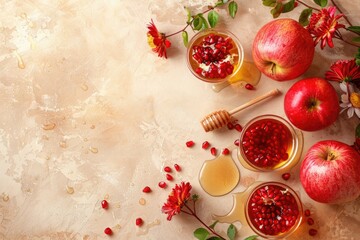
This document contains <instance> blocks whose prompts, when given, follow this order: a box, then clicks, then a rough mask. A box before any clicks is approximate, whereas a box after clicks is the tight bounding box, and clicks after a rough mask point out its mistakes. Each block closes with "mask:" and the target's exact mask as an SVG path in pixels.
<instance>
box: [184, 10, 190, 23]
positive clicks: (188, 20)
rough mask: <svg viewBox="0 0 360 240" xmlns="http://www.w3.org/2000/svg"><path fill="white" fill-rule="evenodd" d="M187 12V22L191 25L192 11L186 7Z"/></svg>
mask: <svg viewBox="0 0 360 240" xmlns="http://www.w3.org/2000/svg"><path fill="white" fill-rule="evenodd" d="M185 11H186V14H187V22H188V23H189V22H190V21H191V12H190V9H189V8H187V7H185Z"/></svg>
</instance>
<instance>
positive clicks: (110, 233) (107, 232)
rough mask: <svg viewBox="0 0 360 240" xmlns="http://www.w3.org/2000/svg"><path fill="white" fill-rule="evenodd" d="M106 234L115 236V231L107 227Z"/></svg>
mask: <svg viewBox="0 0 360 240" xmlns="http://www.w3.org/2000/svg"><path fill="white" fill-rule="evenodd" d="M104 233H105V234H106V235H112V234H113V231H112V230H111V228H109V227H107V228H105V230H104Z"/></svg>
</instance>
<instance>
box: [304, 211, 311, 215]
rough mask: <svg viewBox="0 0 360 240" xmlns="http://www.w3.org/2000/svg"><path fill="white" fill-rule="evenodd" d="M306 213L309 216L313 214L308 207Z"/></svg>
mask: <svg viewBox="0 0 360 240" xmlns="http://www.w3.org/2000/svg"><path fill="white" fill-rule="evenodd" d="M304 214H305V216H307V217H308V216H310V215H311V213H310V210H309V209H306V210H305V212H304Z"/></svg>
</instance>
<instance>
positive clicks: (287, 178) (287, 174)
mask: <svg viewBox="0 0 360 240" xmlns="http://www.w3.org/2000/svg"><path fill="white" fill-rule="evenodd" d="M290 176H291V175H290V173H284V174H283V175H281V177H282V178H283V179H284V180H285V181H287V180H289V179H290Z"/></svg>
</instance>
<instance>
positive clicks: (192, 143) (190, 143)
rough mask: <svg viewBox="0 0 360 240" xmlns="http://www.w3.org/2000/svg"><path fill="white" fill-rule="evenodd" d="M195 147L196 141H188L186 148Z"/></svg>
mask: <svg viewBox="0 0 360 240" xmlns="http://www.w3.org/2000/svg"><path fill="white" fill-rule="evenodd" d="M194 145H195V143H194V141H187V142H186V146H187V147H189V148H190V147H192V146H194Z"/></svg>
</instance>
